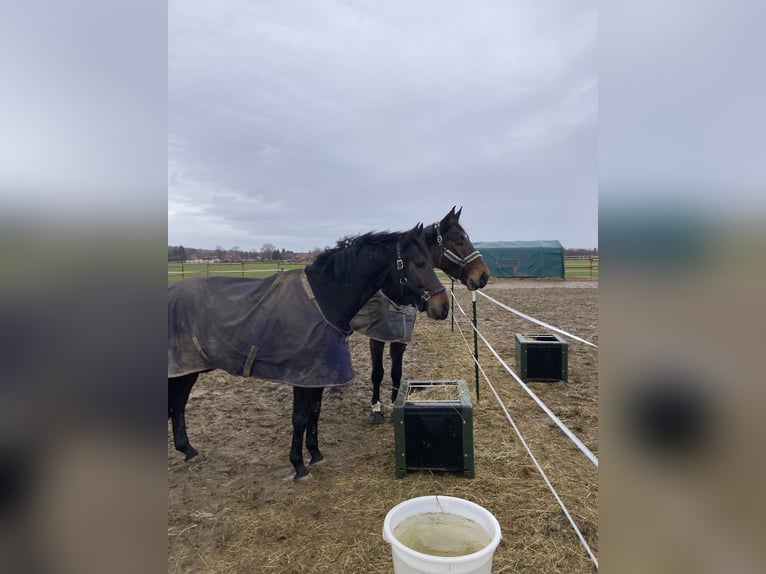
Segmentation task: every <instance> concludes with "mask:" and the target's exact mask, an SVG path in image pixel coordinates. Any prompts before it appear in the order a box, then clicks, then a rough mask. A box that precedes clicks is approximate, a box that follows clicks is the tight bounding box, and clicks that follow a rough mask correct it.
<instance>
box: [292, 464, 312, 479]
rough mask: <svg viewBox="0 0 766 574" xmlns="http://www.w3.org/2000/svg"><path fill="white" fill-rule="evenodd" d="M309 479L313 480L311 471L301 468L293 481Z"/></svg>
mask: <svg viewBox="0 0 766 574" xmlns="http://www.w3.org/2000/svg"><path fill="white" fill-rule="evenodd" d="M309 478H311V474H310V473H309V469H308V468H306V467H305V466H304V467H303V468H301V469H300V470H298V471H297V472H296V473H295V476H294V477H293V480H308V479H309Z"/></svg>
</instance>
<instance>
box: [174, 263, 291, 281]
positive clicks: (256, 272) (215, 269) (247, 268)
mask: <svg viewBox="0 0 766 574" xmlns="http://www.w3.org/2000/svg"><path fill="white" fill-rule="evenodd" d="M305 266H306V264H305V263H288V262H278V261H275V262H264V263H183V264H181V263H168V283H172V282H173V281H178V280H179V279H184V278H186V277H195V276H198V275H221V276H228V277H250V278H251V279H262V278H264V277H268V276H269V275H273V274H274V273H276V272H277V271H279V270H280V269H284V270H285V271H288V270H289V269H302V268H303V267H305Z"/></svg>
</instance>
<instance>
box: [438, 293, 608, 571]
mask: <svg viewBox="0 0 766 574" xmlns="http://www.w3.org/2000/svg"><path fill="white" fill-rule="evenodd" d="M452 298H453V300H454V301H455V303H457V305H458V307H459V308H460V311H461V313H463V315H464V316H465V317H466V319H468V316H467V315H466V314H465V311H463V308H462V307H460V303H458V302H457V299H456V298H455V294H454V292H453V293H452ZM455 324H456V325H457V328H458V331H460V336H461V337H463V342H464V343H465V345H466V347H467V348H468V351H469V354H470V355H471V359H473V361H474V362H475V363H476V366H477V367H478V368H479V370H480V371H481V374H482V376H483V377H484V380H485V381H486V382H487V385H488V386H489V388H490V390H491V391H492V394H493V395H495V399H496V400H497V402H498V404H499V405H500V408H501V409H503V412H504V413H505V416H506V418H507V419H508V422H510V423H511V426H512V427H513V430H514V432H515V433H516V436H518V437H519V441H521V444H522V445H523V446H524V449H525V450H526V451H527V454H528V455H529V458H531V459H532V462H533V463H534V465H535V467H537V470H538V472H539V473H540V475H541V476H542V477H543V480H544V481H545V484H546V485H547V486H548V489H549V490H550V491H551V493H553V497H554V498H555V499H556V502H557V503H558V505H559V507H561V510H562V512H563V513H564V516H566V518H567V520H568V521H569V524H571V525H572V528H573V529H574V531H575V534H577V538H578V539H579V540H580V544H582V545H583V547H584V548H585V551H586V552H587V553H588V556H590V559H591V560H592V561H593V564H594V565H595V566H596V569H598V559H597V558H596V556H595V555H594V554H593V551H592V550H591V548H590V546H589V545H588V543H587V541H586V540H585V537H584V536H583V535H582V532H580V529H579V528H578V526H577V523H576V522H575V521H574V519H573V518H572V515H571V514H569V510H567V507H566V506H565V505H564V502H563V501H562V500H561V497H560V496H559V494H558V492H556V489H555V488H553V485H552V484H551V481H550V480H548V476H547V475H546V474H545V471H544V470H543V469H542V467H541V466H540V463H539V462H537V458H535V455H534V454H532V451H531V450H530V448H529V445H527V441H525V440H524V437H523V436H522V434H521V431H520V430H519V428H518V427H517V426H516V423H515V422H514V421H513V418H512V417H511V415H510V413H509V412H508V409H507V408H506V407H505V404H503V401H502V399H501V398H500V396H499V395H498V394H497V391H496V390H495V387H494V386H493V385H492V382H491V381H490V380H489V377H488V376H487V373H485V372H484V369H483V368H482V366H481V365H480V364H479V361H477V360H476V359H475V358H474V356H473V354H472V353H471V347H470V345H469V344H468V341H467V340H466V338H465V335H464V334H463V329H461V328H460V323H459V322H457V321H456V322H455Z"/></svg>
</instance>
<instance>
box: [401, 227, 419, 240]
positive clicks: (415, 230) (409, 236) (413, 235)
mask: <svg viewBox="0 0 766 574" xmlns="http://www.w3.org/2000/svg"><path fill="white" fill-rule="evenodd" d="M421 233H423V224H422V223H418V224H417V225H416V226H415V227H413V228H412V229H410V230H409V231H408V232H407V233H405V234H404V237H405V239H406V240H410V239H415V238H416V237H418V236H419V235H420V234H421Z"/></svg>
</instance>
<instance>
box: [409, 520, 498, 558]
mask: <svg viewBox="0 0 766 574" xmlns="http://www.w3.org/2000/svg"><path fill="white" fill-rule="evenodd" d="M394 537H395V538H396V539H397V540H398V541H399V542H401V543H402V544H404V545H405V546H407V547H409V548H412V549H413V550H416V551H417V552H422V553H423V554H430V555H431V556H465V555H466V554H473V553H474V552H478V551H479V550H481V549H482V548H484V547H485V546H487V545H488V544H489V543H490V542H491V541H492V537H491V536H490V535H489V532H487V531H486V530H484V529H483V528H482V527H481V526H479V525H478V524H476V523H475V522H474V521H473V520H471V519H470V518H465V517H463V516H459V515H457V514H448V513H446V512H426V513H424V514H416V515H415V516H410V517H409V518H405V519H404V520H402V521H401V522H400V523H399V524H398V526H397V527H396V528H394Z"/></svg>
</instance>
